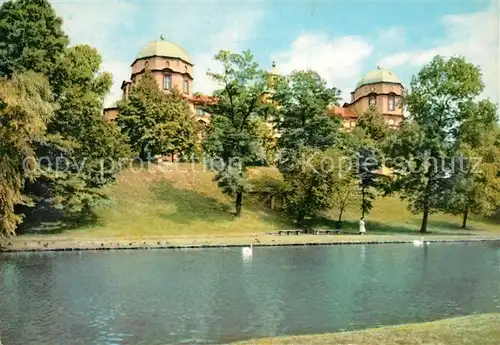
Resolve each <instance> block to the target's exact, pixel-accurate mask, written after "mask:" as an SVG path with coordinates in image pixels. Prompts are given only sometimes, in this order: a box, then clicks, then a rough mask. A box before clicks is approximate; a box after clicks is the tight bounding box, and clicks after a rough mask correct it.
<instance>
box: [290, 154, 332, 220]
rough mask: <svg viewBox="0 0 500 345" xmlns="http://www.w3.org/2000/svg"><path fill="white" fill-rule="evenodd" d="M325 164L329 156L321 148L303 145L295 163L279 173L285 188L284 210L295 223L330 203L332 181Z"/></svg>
mask: <svg viewBox="0 0 500 345" xmlns="http://www.w3.org/2000/svg"><path fill="white" fill-rule="evenodd" d="M327 162H328V163H327ZM329 163H332V162H331V159H330V157H328V156H327V155H325V154H324V153H323V152H322V151H319V150H317V149H312V148H310V147H303V148H302V149H301V152H300V154H299V155H298V158H297V161H296V162H295V164H293V165H292V166H291V167H290V168H289V169H286V170H285V171H284V172H283V177H284V180H285V185H286V187H287V189H288V197H287V209H288V211H289V212H290V213H291V214H292V215H293V216H294V217H295V220H296V222H297V224H299V225H301V224H303V221H304V219H305V217H306V216H315V215H317V213H318V212H319V211H323V210H325V209H328V208H329V207H331V206H332V202H333V198H332V195H333V193H334V183H335V181H336V180H335V170H334V169H333V167H332V166H331V165H330V164H329Z"/></svg>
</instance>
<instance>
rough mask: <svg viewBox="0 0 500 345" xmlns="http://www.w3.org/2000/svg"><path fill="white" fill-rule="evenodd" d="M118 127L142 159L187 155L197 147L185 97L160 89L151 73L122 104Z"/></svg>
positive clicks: (145, 75)
mask: <svg viewBox="0 0 500 345" xmlns="http://www.w3.org/2000/svg"><path fill="white" fill-rule="evenodd" d="M118 107H119V108H120V116H119V117H118V120H117V122H118V125H119V126H120V128H121V129H122V132H123V133H124V134H126V135H127V136H128V138H129V139H130V143H131V145H132V148H133V149H134V151H135V152H136V153H137V154H138V156H139V157H140V158H141V159H142V160H151V159H153V158H154V157H155V156H156V155H170V156H172V158H173V157H174V156H175V154H176V153H181V154H182V153H187V152H188V151H189V150H190V149H192V148H193V147H194V146H195V143H196V140H197V137H196V135H197V126H196V124H195V122H194V119H193V117H192V116H191V113H190V111H189V106H188V104H187V103H186V101H185V100H184V99H183V97H182V96H181V95H180V94H179V92H177V90H175V89H174V90H172V91H171V92H170V93H168V94H165V93H164V92H163V91H161V90H160V88H159V87H158V84H157V82H156V80H155V79H154V77H153V75H152V73H151V71H146V72H145V73H144V75H143V76H142V77H141V78H140V79H139V81H138V82H137V83H136V84H134V85H133V86H132V89H131V91H130V94H129V96H128V98H126V99H123V100H122V101H120V102H119V103H118Z"/></svg>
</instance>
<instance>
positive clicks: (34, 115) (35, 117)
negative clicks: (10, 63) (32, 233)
mask: <svg viewBox="0 0 500 345" xmlns="http://www.w3.org/2000/svg"><path fill="white" fill-rule="evenodd" d="M51 102H52V95H51V92H50V87H49V83H48V82H47V80H46V79H45V78H44V77H43V76H41V75H39V74H35V73H34V72H27V73H25V74H14V75H13V76H12V79H10V80H9V79H5V78H0V235H1V234H5V235H8V236H10V235H15V230H16V228H17V225H18V224H19V223H20V222H21V221H22V215H19V214H16V212H15V209H14V207H15V206H16V205H17V204H21V203H23V202H26V201H27V200H24V199H23V196H22V189H23V187H24V183H25V180H26V179H32V178H34V177H36V175H35V174H36V171H35V170H36V169H35V168H36V157H35V152H34V149H33V146H34V142H35V141H36V140H37V138H38V137H39V136H41V135H43V133H44V131H45V129H46V125H47V122H48V121H49V119H50V118H51V116H52V115H53V106H52V103H51Z"/></svg>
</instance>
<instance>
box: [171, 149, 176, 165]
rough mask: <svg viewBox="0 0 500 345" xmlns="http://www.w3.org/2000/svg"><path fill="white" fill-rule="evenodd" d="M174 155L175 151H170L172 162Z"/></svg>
mask: <svg viewBox="0 0 500 345" xmlns="http://www.w3.org/2000/svg"><path fill="white" fill-rule="evenodd" d="M174 156H175V153H174V151H172V153H171V160H172V163H173V162H174V158H175V157H174Z"/></svg>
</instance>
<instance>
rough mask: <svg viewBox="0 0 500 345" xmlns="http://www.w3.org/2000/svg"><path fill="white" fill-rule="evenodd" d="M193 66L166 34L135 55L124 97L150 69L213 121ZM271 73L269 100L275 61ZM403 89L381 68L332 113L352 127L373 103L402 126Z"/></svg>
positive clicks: (112, 111)
mask: <svg viewBox="0 0 500 345" xmlns="http://www.w3.org/2000/svg"><path fill="white" fill-rule="evenodd" d="M193 69H194V64H193V62H192V61H191V58H190V57H189V55H188V54H187V53H186V51H185V50H184V49H183V48H181V47H180V46H178V45H176V44H174V43H172V42H169V41H167V40H165V37H164V36H163V35H162V36H161V38H160V40H159V41H153V42H149V43H148V44H146V45H145V46H144V47H143V48H142V49H141V50H140V51H139V53H138V54H137V56H136V57H135V59H134V61H133V62H132V65H131V75H130V80H126V81H123V83H122V85H121V90H122V97H123V98H127V97H128V95H129V93H130V90H131V87H132V85H133V84H134V83H136V82H137V81H138V80H139V79H140V78H141V77H142V76H143V75H144V73H145V71H146V70H149V71H151V73H152V75H153V77H154V78H155V80H156V82H157V84H158V87H159V88H160V89H161V90H163V91H164V92H170V91H171V90H173V89H174V88H176V89H177V90H178V91H179V92H180V93H181V94H182V95H183V96H184V98H185V99H186V101H187V102H188V104H189V107H190V109H191V112H192V114H193V116H194V117H195V119H196V121H197V122H198V123H200V124H203V125H206V124H208V123H209V122H210V114H207V113H205V111H204V110H203V106H204V105H207V104H210V103H211V102H214V99H213V97H212V96H208V95H201V94H194V93H193V84H194V77H193V75H194V74H193ZM269 75H270V79H269V81H268V92H267V93H266V95H265V99H268V98H269V97H270V96H271V95H272V93H273V87H274V81H275V78H276V77H277V76H278V75H280V73H279V70H278V69H277V67H276V64H275V62H274V61H273V65H272V69H271V71H270V73H269ZM403 90H404V87H403V84H402V83H401V80H400V79H399V78H398V77H397V76H396V75H395V74H394V73H393V72H391V71H389V70H384V69H381V68H379V67H377V69H376V70H373V71H370V72H368V73H367V74H366V75H365V76H364V77H363V78H362V79H361V80H360V81H359V82H358V84H357V85H356V88H355V89H354V91H352V92H351V102H350V103H344V105H343V106H342V107H333V108H331V109H329V113H330V114H331V115H336V116H340V117H341V118H342V122H343V127H344V128H345V129H346V130H349V129H352V128H354V127H355V126H356V122H357V119H358V117H359V116H360V115H361V114H363V113H364V112H365V111H367V110H368V109H369V107H370V106H371V105H373V106H375V107H376V108H377V110H378V112H379V113H380V114H382V116H383V117H384V120H385V121H386V123H387V124H388V125H389V126H390V127H392V128H398V127H399V126H401V124H402V120H403V108H402V106H401V99H402V95H403ZM118 116H119V109H118V107H116V106H114V107H109V108H106V109H104V118H105V120H106V121H110V122H113V121H115V119H116V118H117V117H118Z"/></svg>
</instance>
